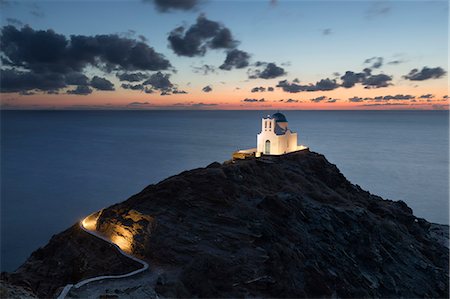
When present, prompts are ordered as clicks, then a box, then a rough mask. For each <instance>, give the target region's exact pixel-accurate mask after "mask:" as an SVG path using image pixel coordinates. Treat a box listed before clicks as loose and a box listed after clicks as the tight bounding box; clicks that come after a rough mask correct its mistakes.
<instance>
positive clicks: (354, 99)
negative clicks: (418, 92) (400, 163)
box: [348, 94, 416, 103]
mask: <svg viewBox="0 0 450 299" xmlns="http://www.w3.org/2000/svg"><path fill="white" fill-rule="evenodd" d="M415 98H416V97H415V96H413V95H410V94H406V95H404V94H397V95H385V96H376V97H373V98H370V97H367V98H361V97H356V96H355V97H352V98H349V99H348V101H349V102H353V103H361V102H389V101H408V100H411V101H413V100H414V99H415Z"/></svg>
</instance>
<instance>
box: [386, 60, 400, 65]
mask: <svg viewBox="0 0 450 299" xmlns="http://www.w3.org/2000/svg"><path fill="white" fill-rule="evenodd" d="M403 62H404V61H402V60H392V61H389V62H388V63H387V64H394V65H395V64H400V63H403Z"/></svg>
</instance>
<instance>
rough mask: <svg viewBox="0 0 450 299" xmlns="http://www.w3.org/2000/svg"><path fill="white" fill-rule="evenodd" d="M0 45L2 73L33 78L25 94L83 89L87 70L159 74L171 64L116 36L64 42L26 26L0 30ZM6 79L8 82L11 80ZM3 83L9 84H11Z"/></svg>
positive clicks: (145, 47)
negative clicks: (91, 68) (39, 91)
mask: <svg viewBox="0 0 450 299" xmlns="http://www.w3.org/2000/svg"><path fill="white" fill-rule="evenodd" d="M0 43H1V45H2V47H1V55H2V63H3V67H2V72H5V71H6V69H14V68H20V69H21V70H26V71H23V72H22V71H21V74H18V73H17V72H16V76H15V79H18V78H23V79H24V80H27V79H29V78H30V77H31V76H35V77H36V78H35V79H36V80H35V81H36V82H35V83H30V82H24V83H23V84H22V86H23V87H24V88H28V89H25V90H29V89H30V88H34V89H38V90H41V91H48V90H50V89H51V90H54V91H57V90H58V89H61V88H64V87H66V86H67V85H86V82H85V81H86V77H85V75H83V72H84V71H85V69H86V68H87V67H88V66H91V67H96V68H99V69H100V70H103V71H106V72H110V71H113V70H116V71H121V72H127V71H134V70H144V71H147V70H161V69H168V68H169V67H171V65H170V62H169V61H168V60H167V59H165V58H164V56H163V55H162V54H159V53H157V52H155V50H154V49H153V48H151V47H149V46H148V45H146V44H145V43H142V42H139V41H136V40H134V39H129V38H123V37H120V36H119V35H115V34H112V35H96V36H84V35H73V36H71V37H70V38H66V37H65V36H64V35H61V34H57V33H55V32H54V31H53V30H46V31H45V30H34V29H32V28H30V27H28V26H25V27H23V28H21V29H20V30H19V29H17V28H15V27H14V26H11V25H8V26H4V27H2V29H1V36H0ZM13 72H14V71H9V73H8V74H7V75H12V74H13ZM27 72H29V73H33V75H30V74H27ZM83 76H84V77H83ZM46 78H55V83H53V84H51V83H48V82H47V83H45V81H46ZM8 79H11V76H10V77H8ZM79 80H82V81H84V82H79ZM5 82H6V83H8V82H9V83H12V82H11V80H9V81H8V80H6V81H5ZM6 83H4V84H3V85H4V86H3V87H4V89H6V90H12V89H14V88H15V87H17V86H18V85H17V82H16V83H15V85H14V86H15V87H8V86H7V84H6ZM77 83H79V84H77ZM103 83H104V82H103ZM94 84H96V83H94ZM47 85H52V86H51V87H47ZM105 86H106V85H102V86H101V87H102V88H109V89H108V90H111V89H110V88H111V87H107V86H106V87H105ZM19 91H20V90H17V92H19ZM74 94H76V93H74Z"/></svg>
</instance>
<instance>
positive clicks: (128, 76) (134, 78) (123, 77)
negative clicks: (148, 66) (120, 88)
mask: <svg viewBox="0 0 450 299" xmlns="http://www.w3.org/2000/svg"><path fill="white" fill-rule="evenodd" d="M116 76H117V78H119V80H120V81H128V82H139V81H142V80H145V79H147V78H148V77H149V76H148V75H147V74H144V73H141V72H137V73H128V72H124V73H117V74H116Z"/></svg>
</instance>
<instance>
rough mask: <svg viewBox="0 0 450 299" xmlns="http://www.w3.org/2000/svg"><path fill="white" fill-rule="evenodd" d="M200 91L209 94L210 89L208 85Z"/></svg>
mask: <svg viewBox="0 0 450 299" xmlns="http://www.w3.org/2000/svg"><path fill="white" fill-rule="evenodd" d="M202 91H203V92H210V91H212V87H211V86H209V85H207V86H205V87H203V88H202Z"/></svg>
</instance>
